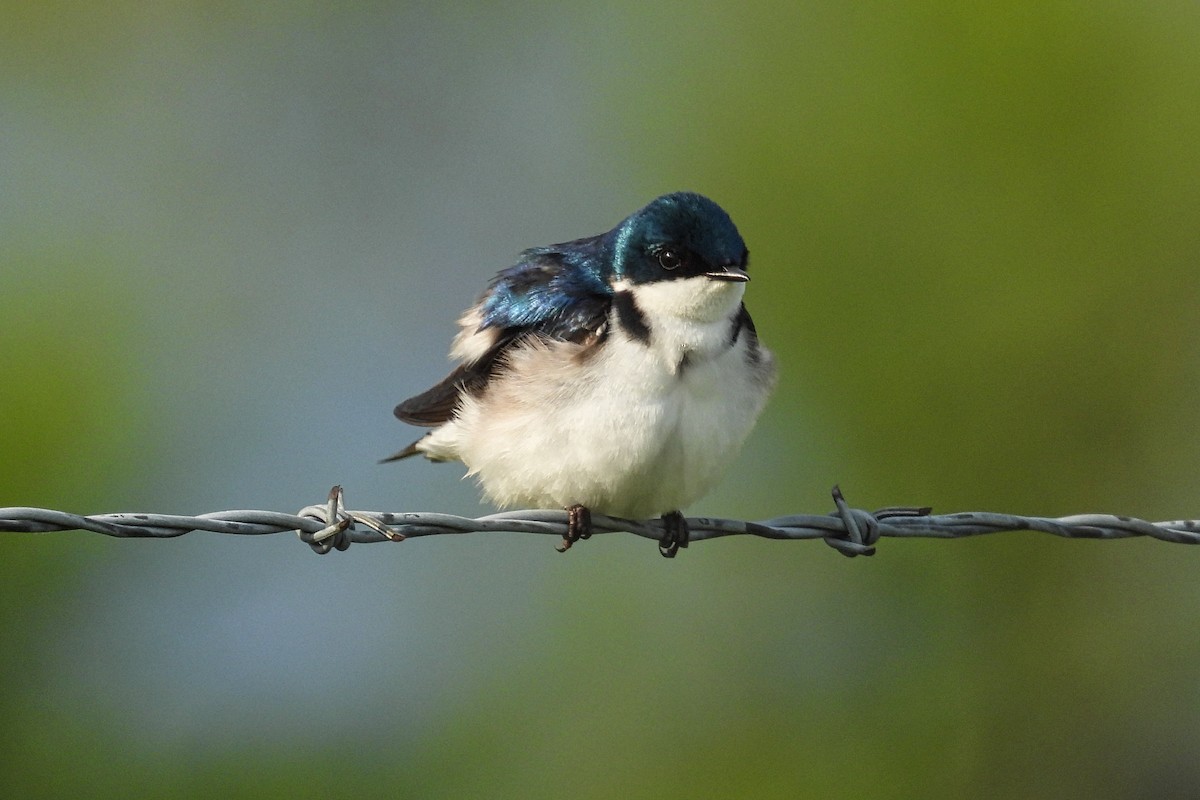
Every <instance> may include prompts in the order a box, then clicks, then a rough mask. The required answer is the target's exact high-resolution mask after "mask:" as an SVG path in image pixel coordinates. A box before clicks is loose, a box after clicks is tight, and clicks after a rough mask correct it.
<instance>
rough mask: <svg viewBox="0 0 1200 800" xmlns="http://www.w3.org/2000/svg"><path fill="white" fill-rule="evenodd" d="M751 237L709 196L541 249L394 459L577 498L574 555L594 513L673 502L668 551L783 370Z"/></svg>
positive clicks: (482, 304)
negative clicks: (768, 334) (755, 295)
mask: <svg viewBox="0 0 1200 800" xmlns="http://www.w3.org/2000/svg"><path fill="white" fill-rule="evenodd" d="M748 267H749V250H748V249H747V248H746V244H745V242H744V241H743V240H742V237H741V234H739V233H738V229H737V227H736V226H735V225H734V223H733V220H732V219H730V217H729V214H727V213H726V212H725V210H724V209H722V208H721V207H720V206H719V205H717V204H716V203H715V202H713V201H712V200H710V199H709V198H707V197H705V196H703V195H700V194H696V193H694V192H674V193H671V194H666V195H663V196H661V197H658V198H656V199H654V200H652V201H651V202H650V203H648V204H647V205H645V206H644V207H643V208H641V209H639V210H637V211H635V212H634V213H633V214H631V215H629V216H628V217H626V218H625V219H623V220H622V221H621V222H619V223H618V224H617V225H616V226H615V227H614V228H613V229H612V230H610V231H608V232H606V233H602V234H598V235H595V236H589V237H585V238H581V239H573V240H571V241H566V242H562V243H559V244H552V245H548V246H544V247H533V248H530V249H528V250H525V251H524V252H522V253H521V254H520V256H519V258H518V262H517V263H516V264H515V265H514V266H511V267H508V268H507V269H503V270H501V271H500V272H499V273H498V274H497V275H496V276H495V278H493V279H492V281H491V283H490V284H489V285H488V288H487V289H486V291H484V292H483V294H482V295H481V296H480V297H479V299H478V301H477V302H476V303H475V305H473V306H471V307H470V308H469V309H467V310H466V312H464V313H463V315H462V316H461V318H460V319H459V321H458V324H459V332H458V334H457V336H456V337H455V338H454V341H453V343H452V346H451V349H450V356H451V358H452V359H453V360H455V361H457V362H458V364H457V366H455V367H454V369H453V371H451V372H450V374H449V375H448V376H447V377H446V378H445V379H444V380H442V381H441V382H439V383H438V384H436V385H435V386H433V387H432V388H430V389H428V390H427V391H424V392H422V393H420V394H418V395H416V396H414V397H410V398H409V399H407V400H405V401H404V402H402V403H400V404H399V405H397V406H396V408H395V411H394V414H395V416H396V417H397V418H398V419H400V420H401V421H403V422H406V423H409V424H411V425H417V426H425V427H429V428H432V430H430V431H429V432H428V433H426V434H425V435H424V436H422V437H421V438H419V439H417V440H416V441H414V442H412V443H411V444H410V445H408V446H407V447H405V448H404V449H403V450H401V451H400V452H398V453H396V454H395V455H393V456H390V457H388V458H386V459H384V461H385V462H386V461H396V460H399V459H404V458H408V457H410V456H415V455H422V456H424V457H425V458H427V459H429V460H430V461H435V462H436V461H460V462H462V463H463V464H465V465H466V467H467V473H466V474H467V476H473V477H474V478H476V479H477V481H478V483H479V484H480V486H481V488H482V491H483V494H484V495H485V496H486V497H487V499H488V500H490V501H491V502H493V503H494V504H496V505H497V506H500V507H502V508H511V507H521V506H526V507H534V508H550V507H558V508H563V509H565V510H566V512H567V532H566V535H565V536H564V537H563V541H562V544H561V545H559V546H558V549H559V551H560V552H561V551H564V550H566V549H568V548H570V546H571V545H572V543H574V542H577V541H578V540H580V539H587V538H588V537H589V536H590V535H591V533H592V521H591V517H592V513H593V512H596V513H600V514H604V515H607V516H610V517H617V518H624V519H646V518H649V517H653V516H659V517H660V518H661V524H662V530H663V533H662V538H661V540H660V541H659V552H660V553H661V554H662V555H663V556H665V557H667V558H673V557H674V556H675V555H676V553H677V552H678V550H679V548H681V547H687V544H688V540H689V531H688V526H687V522H686V520H685V518H684V516H683V514H682V511H681V509H682V508H683V507H684V506H686V505H688V504H690V503H692V502H694V501H696V500H698V499H699V498H700V497H702V496H703V495H704V494H706V493H707V492H708V491H709V490H710V489H711V488H712V487H713V486H714V485H715V484H716V483H717V481H718V480H719V478H720V477H721V476H722V473H723V472H724V471H725V468H726V467H727V466H728V465H729V463H730V462H731V461H732V460H733V458H734V456H735V455H736V454H737V452H738V451H739V450H740V449H741V446H742V444H743V442H744V441H745V439H746V437H747V436H748V435H749V433H750V431H751V429H752V428H753V427H754V424H755V422H756V421H757V419H758V417H759V415H760V414H761V412H762V410H763V408H764V406H765V405H766V402H767V398H768V397H769V395H770V393H771V391H772V389H773V388H774V384H775V379H776V366H775V359H774V356H773V355H772V353H771V352H770V351H769V350H768V349H766V347H764V346H763V345H762V344H760V342H759V338H758V332H757V331H756V329H755V326H754V322H753V320H752V319H751V317H750V312H749V311H747V310H746V306H745V303H744V302H743V296H744V294H745V291H746V284H747V282H748V281H749V280H750V275H749V272H748Z"/></svg>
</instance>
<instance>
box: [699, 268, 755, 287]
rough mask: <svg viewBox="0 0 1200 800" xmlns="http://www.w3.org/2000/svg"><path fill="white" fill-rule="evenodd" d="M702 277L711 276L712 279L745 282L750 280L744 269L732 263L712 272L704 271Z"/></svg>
mask: <svg viewBox="0 0 1200 800" xmlns="http://www.w3.org/2000/svg"><path fill="white" fill-rule="evenodd" d="M704 277H706V278H711V279H712V280H714V281H733V282H735V283H745V282H746V281H748V280H750V276H749V275H747V274H746V270H744V269H742V268H741V267H738V266H734V265H732V264H731V265H730V266H728V267H723V268H722V269H719V270H715V271H713V272H706V273H704Z"/></svg>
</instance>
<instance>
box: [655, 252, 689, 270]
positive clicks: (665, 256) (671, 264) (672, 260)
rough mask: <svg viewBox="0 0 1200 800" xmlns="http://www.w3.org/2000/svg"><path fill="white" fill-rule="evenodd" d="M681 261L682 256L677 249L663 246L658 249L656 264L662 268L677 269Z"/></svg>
mask: <svg viewBox="0 0 1200 800" xmlns="http://www.w3.org/2000/svg"><path fill="white" fill-rule="evenodd" d="M682 263H683V256H682V255H680V254H679V251H678V250H672V249H671V248H669V247H665V248H663V249H662V250H659V251H658V265H659V266H660V267H662V268H663V269H678V268H679V265H680V264H682Z"/></svg>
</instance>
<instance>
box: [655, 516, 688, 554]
mask: <svg viewBox="0 0 1200 800" xmlns="http://www.w3.org/2000/svg"><path fill="white" fill-rule="evenodd" d="M662 523H663V535H662V539H660V540H659V542H658V552H660V553H662V557H663V558H674V557H675V554H676V553H678V552H679V548H681V547H687V546H688V539H689V538H691V532H690V531H689V530H688V524H687V520H686V519H684V518H683V514H681V513H679V512H678V511H672V512H670V513H669V514H663V515H662Z"/></svg>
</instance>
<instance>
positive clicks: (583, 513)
mask: <svg viewBox="0 0 1200 800" xmlns="http://www.w3.org/2000/svg"><path fill="white" fill-rule="evenodd" d="M591 536H592V512H591V509H589V508H588V507H587V506H582V505H580V504H579V503H576V504H575V505H573V506H571V507H569V508H568V509H567V535H566V536H564V537H563V540H562V543H561V544H558V545H555V547H554V549H555V550H557V551H558V552H560V553H565V552H567V551H568V550H570V549H571V545H573V544H575V543H576V542H578V541H579V540H580V539H590V538H591Z"/></svg>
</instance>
